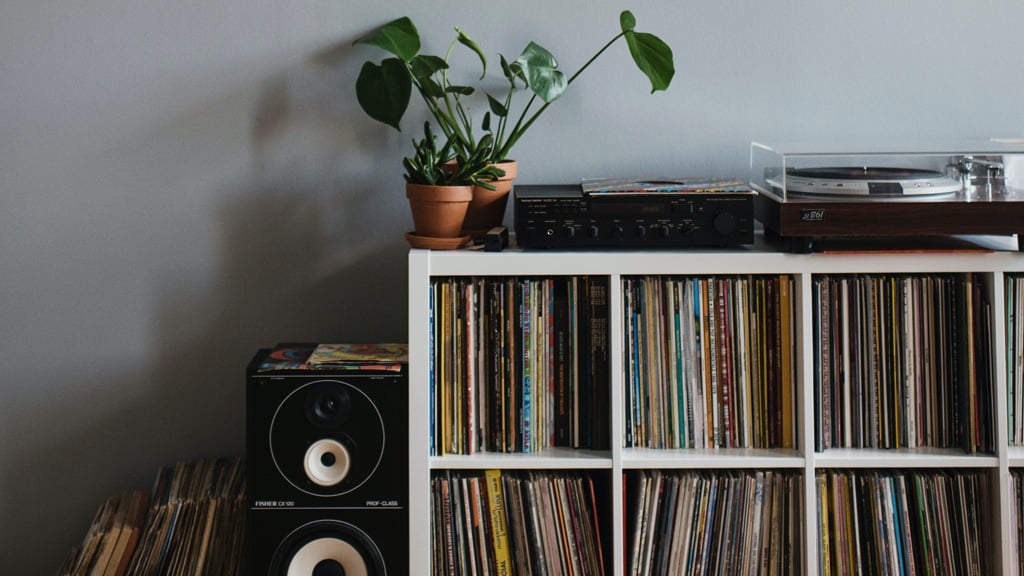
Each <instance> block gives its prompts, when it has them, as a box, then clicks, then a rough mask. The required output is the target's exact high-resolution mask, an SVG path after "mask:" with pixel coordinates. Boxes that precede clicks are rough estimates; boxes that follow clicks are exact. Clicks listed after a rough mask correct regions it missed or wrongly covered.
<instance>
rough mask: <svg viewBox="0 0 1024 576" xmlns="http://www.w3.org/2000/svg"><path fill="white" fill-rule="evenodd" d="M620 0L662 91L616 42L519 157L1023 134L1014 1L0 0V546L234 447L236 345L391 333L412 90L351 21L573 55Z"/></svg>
mask: <svg viewBox="0 0 1024 576" xmlns="http://www.w3.org/2000/svg"><path fill="white" fill-rule="evenodd" d="M623 8H630V9H632V10H633V11H634V13H635V15H636V17H637V20H638V29H640V30H643V31H650V32H654V33H656V34H658V35H660V36H661V37H662V38H663V39H664V40H666V41H667V42H668V43H669V44H670V45H671V46H672V47H673V48H674V49H675V54H676V67H677V74H676V78H675V81H674V82H673V85H672V87H671V88H670V89H669V91H668V92H667V93H659V94H656V95H653V96H651V95H649V94H648V88H647V87H645V84H644V82H645V81H644V79H643V78H642V77H641V76H640V74H639V73H638V72H636V71H635V70H633V69H632V68H631V63H630V62H629V60H628V55H627V53H626V51H625V46H624V45H620V46H617V47H616V48H615V50H614V51H613V52H610V53H609V54H607V55H605V56H604V57H603V58H602V59H601V60H599V61H598V63H597V64H596V65H595V66H594V67H592V69H590V70H588V71H587V73H586V74H585V75H584V76H582V77H581V78H580V80H579V81H578V82H577V83H575V84H574V85H573V86H572V87H571V89H570V91H569V92H568V93H567V94H566V96H565V97H564V99H563V100H562V101H560V102H558V103H556V104H555V105H554V106H552V108H551V109H550V110H549V111H548V112H547V114H546V115H545V117H543V118H542V120H541V121H540V122H538V124H537V125H536V126H535V127H534V128H533V129H532V130H531V132H530V133H529V134H528V135H527V137H526V138H525V139H524V140H523V141H522V142H521V144H520V146H519V147H518V148H517V149H516V151H515V153H514V156H515V157H516V158H517V159H519V160H520V178H519V180H518V182H519V183H544V182H572V181H575V180H577V179H579V178H581V177H588V176H654V175H662V176H664V175H670V176H671V175H675V176H681V175H698V174H699V175H718V176H744V175H745V169H746V165H747V161H748V149H749V148H748V147H749V142H750V141H751V140H752V139H758V140H767V141H773V140H774V141H779V140H794V139H810V140H814V139H822V140H829V141H837V140H841V139H844V138H854V139H859V140H864V139H873V140H874V139H877V141H879V142H886V141H891V140H896V141H900V140H906V139H908V138H913V139H920V138H937V139H942V140H943V141H949V140H951V139H960V138H988V137H990V136H1008V135H1021V134H1024V115H1022V111H1024V110H1022V109H1024V98H1022V97H1021V96H1022V93H1024V70H1022V68H1024V53H1022V50H1021V45H1020V41H1019V38H1020V30H1021V27H1022V24H1024V3H1021V2H1019V1H1017V0H992V1H989V2H980V3H976V2H964V1H953V0H939V1H925V0H899V1H895V2H894V1H892V0H863V1H860V2H840V1H836V0H824V1H823V0H788V1H778V2H758V1H753V0H747V1H728V0H727V1H722V2H700V3H697V2H667V1H661V2H646V3H632V4H622V3H617V2H609V1H607V0H590V1H584V0H560V1H555V2H552V1H551V0H519V1H518V2H515V3H500V4H499V3H493V2H483V1H481V0H446V1H440V2H418V1H412V0H393V1H391V2H379V3H370V2H353V1H346V0H335V1H333V2H327V1H323V0H293V1H290V2H266V1H262V2H252V1H240V0H225V1H221V2H170V1H165V0H157V1H155V2H132V1H127V0H93V1H92V2H70V1H55V0H44V1H29V0H8V1H7V2H4V3H3V4H2V5H0V352H2V355H0V357H2V358H3V362H4V367H3V368H2V369H0V560H2V562H3V566H4V568H3V572H4V573H6V574H49V573H53V572H54V571H55V570H56V569H57V567H58V566H59V565H60V563H61V561H62V560H63V558H64V556H65V554H66V553H67V551H68V549H69V548H70V547H71V546H72V545H73V544H76V543H78V542H79V541H80V540H81V538H82V536H83V535H84V533H85V530H86V528H87V527H88V524H89V521H90V519H91V517H92V515H93V513H94V512H95V510H96V508H97V507H98V506H99V504H100V503H101V502H102V500H103V499H105V498H106V497H108V496H110V495H112V494H113V493H115V492H117V491H120V490H125V489H132V488H145V487H148V486H149V483H150V482H151V481H152V479H153V478H154V476H155V473H156V470H157V468H158V467H159V466H161V465H165V464H171V463H173V462H175V461H177V460H182V459H191V458H196V457H200V456H233V455H241V454H242V452H243V450H244V439H245V430H244V379H243V370H244V367H245V364H246V362H247V361H248V359H249V357H250V356H251V355H252V354H253V353H254V352H255V351H256V349H257V348H259V347H261V346H267V345H271V344H273V343H275V342H279V341H299V340H302V341H333V342H342V341H395V340H402V341H404V340H405V338H406V335H405V326H406V310H405V306H406V304H405V298H406V290H405V281H406V280H405V276H406V275H405V251H406V246H405V244H404V240H403V238H402V233H403V232H405V231H406V230H409V229H411V219H410V218H409V216H408V209H407V207H406V202H405V200H404V197H403V188H402V180H401V176H400V167H399V160H400V158H401V156H402V155H403V154H404V153H406V152H407V150H408V148H409V146H408V143H409V140H410V139H411V138H412V136H413V135H414V129H415V128H416V127H417V126H418V124H419V121H420V120H421V119H422V116H421V112H422V108H421V107H419V106H417V103H416V102H414V104H413V110H414V114H413V115H412V116H411V117H410V118H407V119H406V122H405V124H404V127H405V128H406V132H404V133H402V134H398V133H396V132H394V131H393V130H391V129H389V128H386V127H385V126H383V125H380V124H376V123H374V122H372V121H370V120H368V119H367V118H366V117H365V116H364V115H363V114H362V112H361V111H360V110H359V109H358V106H357V104H356V101H355V95H354V89H353V85H354V81H355V75H356V73H357V71H358V69H359V67H360V65H361V64H362V62H363V61H364V60H365V59H367V58H374V59H379V57H380V53H379V52H378V51H375V50H373V49H371V48H369V47H365V46H360V47H355V48H353V47H352V46H351V42H352V40H354V39H355V38H357V37H359V36H360V35H362V34H364V33H365V32H367V31H368V30H369V29H370V28H372V27H374V26H376V25H379V24H381V23H383V22H385V21H387V20H390V19H392V18H394V17H397V16H400V15H406V14H407V15H410V16H411V17H413V19H414V20H415V21H416V22H417V24H418V25H419V27H420V30H421V33H422V34H423V35H424V36H425V37H426V46H425V48H426V49H427V50H429V51H432V52H435V53H437V52H442V51H443V50H444V49H445V48H446V47H447V43H448V41H449V40H450V39H451V37H452V36H451V27H452V26H454V25H459V26H461V27H462V28H464V29H465V30H466V31H467V32H468V33H469V34H470V35H471V36H473V37H474V38H476V40H477V41H478V42H479V43H480V44H481V45H482V46H483V47H484V49H485V50H486V51H487V52H488V54H490V55H492V58H493V62H494V63H495V64H496V62H497V56H496V53H497V52H502V53H505V54H506V55H508V56H510V57H513V58H514V57H515V56H517V55H518V53H519V51H520V50H521V49H522V48H523V47H524V46H525V45H526V43H527V42H528V41H529V40H536V41H538V42H539V43H541V44H542V45H544V46H545V47H547V48H548V49H550V50H551V51H552V52H554V53H555V55H556V56H558V57H559V59H560V61H561V63H562V66H563V67H564V68H565V69H567V70H569V71H573V70H575V69H576V68H577V67H578V66H579V65H580V64H582V63H583V62H584V61H585V59H586V58H587V57H589V56H590V54H591V53H593V51H595V50H596V49H597V48H598V47H599V46H600V45H601V44H603V42H604V41H605V39H607V38H610V37H611V36H612V35H614V34H615V33H616V31H617V29H618V13H619V11H620V10H621V9H623ZM493 70H494V71H495V72H496V68H494V69H493ZM509 223H511V220H510V216H509Z"/></svg>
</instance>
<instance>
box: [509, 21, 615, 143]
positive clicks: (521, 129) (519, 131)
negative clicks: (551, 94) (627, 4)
mask: <svg viewBox="0 0 1024 576" xmlns="http://www.w3.org/2000/svg"><path fill="white" fill-rule="evenodd" d="M625 35H626V33H625V32H619V33H618V34H616V35H615V37H614V38H612V39H611V40H609V41H608V43H607V44H605V45H604V46H603V47H602V48H601V49H600V50H598V51H597V53H596V54H594V55H593V56H591V57H590V60H587V61H586V63H584V64H583V66H581V67H580V69H579V70H577V71H576V73H575V74H573V75H572V76H570V77H569V81H568V82H566V84H565V85H566V88H568V87H569V86H571V85H572V83H573V80H576V78H577V77H579V75H580V74H582V73H583V71H584V70H586V69H587V68H588V67H590V65H591V64H593V63H594V61H595V60H597V59H598V57H600V56H601V54H604V51H605V50H607V49H608V48H609V47H610V46H611V45H612V44H614V43H615V42H616V41H617V40H618V39H619V38H622V37H623V36H625ZM536 97H537V95H536V94H534V95H533V98H530V101H529V102H528V103H527V104H526V108H523V113H522V114H521V115H520V117H519V121H518V122H516V125H515V128H513V129H512V132H511V133H510V134H509V137H508V141H507V142H505V145H504V146H502V147H501V149H500V150H498V151H497V152H496V153H495V155H494V156H495V159H497V160H503V159H504V156H505V155H506V154H508V153H509V151H510V150H511V149H512V147H513V146H515V145H516V143H517V142H518V141H519V139H520V138H522V136H523V134H524V133H526V131H527V130H529V129H530V126H532V125H533V123H534V122H535V121H536V120H537V118H538V117H540V115H541V114H543V113H544V111H545V110H547V109H548V106H551V104H552V103H553V102H554V100H552V101H551V102H545V103H544V105H543V106H541V107H540V108H538V109H537V111H536V112H535V113H534V114H533V116H531V117H530V119H529V120H527V121H526V123H525V124H523V123H522V122H523V118H525V117H526V112H527V111H528V110H529V109H530V105H531V104H533V101H534V99H535V98H536Z"/></svg>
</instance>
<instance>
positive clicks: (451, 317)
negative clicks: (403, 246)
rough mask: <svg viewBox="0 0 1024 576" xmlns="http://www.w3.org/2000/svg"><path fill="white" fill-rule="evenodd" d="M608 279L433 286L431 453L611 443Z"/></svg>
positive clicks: (466, 281)
mask: <svg viewBox="0 0 1024 576" xmlns="http://www.w3.org/2000/svg"><path fill="white" fill-rule="evenodd" d="M607 292H608V280H607V278H605V277H575V276H574V277H555V278H543V279H536V278H496V277H483V278H480V277H478V278H452V279H446V278H438V279H435V280H433V282H432V284H431V309H430V322H431V340H432V341H431V350H432V354H431V366H430V385H431V394H430V398H431V402H433V406H431V409H430V413H431V418H432V421H431V453H432V454H435V455H443V454H472V453H475V452H478V451H492V452H537V451H540V450H544V449H545V448H549V447H553V446H554V447H571V448H590V449H607V447H608V385H609V384H608V382H609V380H608V300H607V298H608V296H607Z"/></svg>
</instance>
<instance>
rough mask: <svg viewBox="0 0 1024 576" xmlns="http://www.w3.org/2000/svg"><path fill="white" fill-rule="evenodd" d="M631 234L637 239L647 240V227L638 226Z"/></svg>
mask: <svg viewBox="0 0 1024 576" xmlns="http://www.w3.org/2000/svg"><path fill="white" fill-rule="evenodd" d="M633 234H635V235H636V237H637V238H639V239H641V240H644V239H646V238H647V227H646V226H644V225H643V224H639V225H637V227H636V228H635V229H634V230H633Z"/></svg>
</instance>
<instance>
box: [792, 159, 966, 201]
mask: <svg viewBox="0 0 1024 576" xmlns="http://www.w3.org/2000/svg"><path fill="white" fill-rule="evenodd" d="M961 186H962V185H961V183H960V181H959V180H957V179H954V178H950V177H949V176H946V175H945V174H943V173H941V172H936V171H933V170H921V169H916V168H887V167H871V166H865V167H826V168H794V169H790V170H788V171H787V172H786V192H787V193H789V194H800V195H808V196H853V197H865V196H866V197H874V196H880V197H893V196H920V195H939V194H953V193H956V192H959V191H960V190H961Z"/></svg>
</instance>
